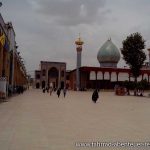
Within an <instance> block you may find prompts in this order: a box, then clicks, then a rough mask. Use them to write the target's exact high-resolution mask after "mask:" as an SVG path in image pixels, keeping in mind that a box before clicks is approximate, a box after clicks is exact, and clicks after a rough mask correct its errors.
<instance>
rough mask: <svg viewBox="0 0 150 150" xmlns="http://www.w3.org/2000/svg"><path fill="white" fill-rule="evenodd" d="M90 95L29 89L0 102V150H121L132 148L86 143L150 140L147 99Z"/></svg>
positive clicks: (109, 93) (100, 94)
mask: <svg viewBox="0 0 150 150" xmlns="http://www.w3.org/2000/svg"><path fill="white" fill-rule="evenodd" d="M91 95H92V91H91V92H90V91H89V92H75V91H67V95H66V97H65V98H64V97H63V94H62V93H61V95H60V98H58V97H57V95H56V93H53V94H52V96H50V95H49V94H48V93H42V91H41V90H37V89H30V90H28V91H26V92H25V93H24V94H22V95H18V96H14V97H12V98H10V99H8V102H3V103H0V149H1V150H72V149H73V150H76V149H77V150H81V149H85V150H86V149H105V150H108V149H121V150H122V149H134V148H133V147H124V146H122V147H115V148H114V147H91V146H88V143H91V142H149V141H150V139H149V137H150V132H149V131H150V126H149V125H150V119H149V116H150V98H148V97H135V96H116V95H114V92H104V91H100V93H99V96H100V98H99V100H98V101H97V103H96V104H95V103H93V102H92V101H91ZM145 95H146V94H145ZM83 142H84V143H87V145H86V146H87V147H85V146H83V145H82V144H81V143H83ZM80 144H81V145H82V147H80V146H81V145H80ZM146 148H147V149H149V147H141V148H140V149H146ZM135 149H137V147H136V148H135Z"/></svg>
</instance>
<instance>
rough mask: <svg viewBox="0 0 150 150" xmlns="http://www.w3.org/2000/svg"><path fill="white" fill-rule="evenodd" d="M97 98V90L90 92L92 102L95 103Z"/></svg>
mask: <svg viewBox="0 0 150 150" xmlns="http://www.w3.org/2000/svg"><path fill="white" fill-rule="evenodd" d="M98 98H99V95H98V90H97V89H96V90H94V92H93V94H92V101H93V102H94V103H96V101H97V99H98Z"/></svg>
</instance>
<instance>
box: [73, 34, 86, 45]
mask: <svg viewBox="0 0 150 150" xmlns="http://www.w3.org/2000/svg"><path fill="white" fill-rule="evenodd" d="M75 44H76V45H83V44H84V42H83V41H82V39H81V36H80V33H79V38H78V39H77V40H76V41H75Z"/></svg>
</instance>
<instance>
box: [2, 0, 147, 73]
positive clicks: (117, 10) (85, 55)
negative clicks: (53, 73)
mask: <svg viewBox="0 0 150 150" xmlns="http://www.w3.org/2000/svg"><path fill="white" fill-rule="evenodd" d="M1 1H2V2H3V6H2V7H1V8H0V12H1V14H2V16H3V18H4V20H5V22H7V21H11V22H12V23H13V26H14V29H15V32H16V42H17V44H18V45H19V48H18V51H20V54H21V56H22V57H23V58H24V60H25V65H26V68H27V70H28V72H29V73H31V72H32V71H33V70H35V69H38V67H39V63H40V61H41V60H46V61H63V62H66V63H67V69H69V70H70V69H74V68H75V67H76V49H75V44H74V41H75V40H76V39H77V38H78V34H79V33H81V37H82V39H83V40H84V43H85V44H84V46H83V51H82V66H99V63H98V61H97V52H98V50H99V48H100V47H101V46H102V45H103V44H104V42H105V41H106V40H107V39H108V38H110V37H111V39H112V41H113V43H114V44H115V45H116V46H117V47H118V48H119V49H120V48H121V47H122V41H123V40H124V39H126V37H127V36H128V35H130V34H131V33H134V32H140V33H141V34H142V36H143V38H144V39H145V40H146V49H147V48H149V47H150V16H149V14H150V0H1ZM145 52H146V54H147V51H146V50H145ZM147 58H148V57H147ZM124 65H125V64H124V62H123V61H122V60H120V62H119V67H123V66H124Z"/></svg>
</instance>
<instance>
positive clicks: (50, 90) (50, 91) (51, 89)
mask: <svg viewBox="0 0 150 150" xmlns="http://www.w3.org/2000/svg"><path fill="white" fill-rule="evenodd" d="M52 92H53V88H51V87H50V89H49V94H50V96H51V95H52Z"/></svg>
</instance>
